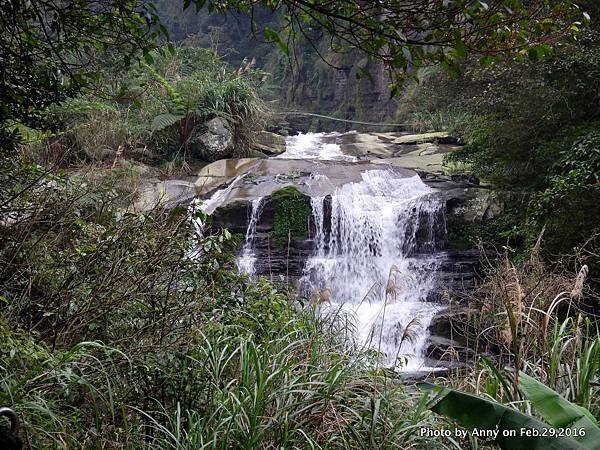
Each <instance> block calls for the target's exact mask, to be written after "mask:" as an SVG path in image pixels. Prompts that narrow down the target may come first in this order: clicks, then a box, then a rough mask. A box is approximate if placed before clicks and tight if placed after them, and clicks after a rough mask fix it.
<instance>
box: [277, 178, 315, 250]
mask: <svg viewBox="0 0 600 450" xmlns="http://www.w3.org/2000/svg"><path fill="white" fill-rule="evenodd" d="M271 204H272V205H273V210H274V214H273V229H272V230H271V232H270V237H271V239H272V240H273V241H275V243H277V244H278V245H286V244H287V242H288V240H301V239H306V238H307V237H308V227H309V218H310V214H311V209H310V200H309V198H308V197H307V196H306V195H304V194H303V193H302V192H300V191H299V190H298V189H296V188H295V187H293V186H288V187H285V188H283V189H280V190H278V191H276V192H274V193H273V194H272V195H271Z"/></svg>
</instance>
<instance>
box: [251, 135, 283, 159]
mask: <svg viewBox="0 0 600 450" xmlns="http://www.w3.org/2000/svg"><path fill="white" fill-rule="evenodd" d="M252 148H253V149H255V150H258V151H260V152H262V153H264V154H266V155H270V156H272V155H279V154H281V153H283V152H284V151H285V137H284V136H281V135H279V134H275V133H270V132H268V131H261V132H259V133H257V134H256V136H254V142H253V143H252Z"/></svg>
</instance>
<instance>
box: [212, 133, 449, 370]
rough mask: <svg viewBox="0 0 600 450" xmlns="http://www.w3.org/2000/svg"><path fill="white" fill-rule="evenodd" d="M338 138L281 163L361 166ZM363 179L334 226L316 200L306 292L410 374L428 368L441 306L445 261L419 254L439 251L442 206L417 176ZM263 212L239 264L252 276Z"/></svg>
mask: <svg viewBox="0 0 600 450" xmlns="http://www.w3.org/2000/svg"><path fill="white" fill-rule="evenodd" d="M335 136H337V134H334V133H331V134H323V133H319V134H311V133H308V134H300V135H297V136H293V137H289V138H288V139H287V141H286V151H285V152H284V153H283V154H282V155H280V156H279V158H287V159H304V160H339V161H355V158H353V157H350V156H347V155H344V154H343V153H342V151H341V148H340V146H339V145H337V144H332V143H324V142H323V139H324V138H327V139H330V138H331V137H335ZM340 170H343V166H340ZM361 176H362V180H361V181H359V182H355V183H348V184H346V185H344V186H342V187H340V188H337V189H336V190H335V191H334V193H333V194H332V195H331V206H330V210H331V218H330V220H327V219H328V218H326V217H325V216H326V214H325V211H326V207H325V201H326V199H325V198H324V197H313V198H312V199H311V206H312V214H313V220H314V224H315V235H314V236H313V239H314V241H315V254H314V256H312V257H311V258H309V259H308V260H307V261H306V264H305V269H304V275H303V277H302V279H301V282H300V287H301V288H302V289H304V291H305V292H306V293H307V294H308V295H311V296H312V297H313V298H316V299H319V298H320V299H324V298H325V299H327V301H325V302H323V303H321V305H320V308H321V310H322V311H323V313H327V312H328V311H331V312H336V311H338V312H339V311H341V312H342V313H343V314H344V315H347V316H349V317H350V318H352V320H353V325H354V330H355V331H354V337H355V340H356V342H357V343H359V344H361V345H363V346H365V347H368V348H373V349H376V350H378V351H379V352H380V353H381V354H382V356H383V363H384V364H386V365H388V366H395V367H400V368H401V369H402V370H407V371H415V370H423V369H428V368H427V367H424V364H425V362H424V351H425V346H426V342H427V337H428V331H427V328H428V326H429V324H430V322H431V320H432V318H433V316H434V315H435V313H436V312H437V311H438V310H439V306H438V305H437V304H434V303H431V302H428V301H427V296H428V294H429V293H430V292H431V290H432V289H433V287H434V282H435V272H436V269H437V267H438V260H437V259H436V257H435V256H433V255H430V256H415V251H416V250H417V244H420V248H421V249H423V248H424V249H425V250H430V251H433V250H434V249H435V235H436V233H435V230H434V228H435V226H436V223H435V222H436V220H437V219H439V218H440V217H441V216H442V214H441V213H442V208H443V204H442V202H441V200H440V198H439V197H438V196H437V195H436V191H435V190H433V189H431V188H429V187H428V186H427V185H425V184H424V183H423V182H422V181H421V179H420V178H419V176H417V175H415V176H413V177H408V178H407V177H402V176H401V175H399V174H397V173H396V172H394V171H393V170H392V169H386V168H382V169H378V170H369V171H365V172H362V174H361ZM318 177H324V176H323V175H316V176H315V178H314V180H315V182H321V183H322V182H326V181H327V180H321V179H317V178H318ZM241 179H242V177H238V178H237V179H236V180H234V182H232V183H231V184H230V185H229V186H228V187H227V188H225V189H222V190H220V191H217V192H216V193H215V194H214V195H213V197H212V198H211V199H209V200H208V201H207V202H205V203H204V205H203V206H202V209H203V210H204V211H205V212H206V213H209V214H210V213H211V212H212V211H213V210H214V209H215V207H217V206H218V205H219V204H220V202H221V201H222V199H223V198H225V197H226V196H227V195H228V194H229V193H230V191H231V189H232V188H233V187H234V186H235V185H237V184H238V182H239V181H240V180H241ZM263 206H264V202H263V199H262V198H257V199H255V200H253V202H252V209H251V211H250V215H249V220H248V228H247V231H246V239H245V243H244V246H243V248H242V251H241V253H240V255H239V257H238V268H239V269H240V270H241V271H243V272H246V273H248V274H250V275H251V276H255V275H256V273H255V272H256V270H255V263H256V258H257V257H256V254H255V252H254V249H253V243H254V239H255V235H256V226H257V224H258V221H259V219H260V216H261V213H262V209H263ZM329 222H330V223H331V227H329ZM329 228H331V229H329ZM417 233H419V239H417ZM424 240H425V242H424ZM407 327H408V329H409V330H411V331H410V332H408V331H407ZM406 335H408V336H409V337H407V336H406Z"/></svg>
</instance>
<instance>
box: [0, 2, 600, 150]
mask: <svg viewBox="0 0 600 450" xmlns="http://www.w3.org/2000/svg"><path fill="white" fill-rule="evenodd" d="M192 4H193V5H194V6H195V7H196V8H197V9H198V10H200V9H202V8H203V7H205V6H206V7H207V8H208V10H209V11H210V12H222V13H226V12H229V11H236V12H240V13H245V14H248V15H250V16H251V17H252V16H253V15H254V12H255V9H256V8H267V9H270V10H272V11H275V12H278V13H280V14H281V16H282V17H283V22H282V26H281V28H280V29H279V30H273V29H271V28H267V29H265V30H263V32H264V35H265V37H266V38H267V40H270V41H274V42H277V43H278V44H279V45H280V47H281V48H282V49H283V50H284V51H286V52H287V49H288V45H289V42H290V41H292V40H294V39H295V38H296V37H298V36H305V37H307V38H308V39H309V41H310V42H313V41H314V39H315V38H314V36H315V35H318V34H319V33H325V34H328V35H329V36H330V37H331V41H330V42H331V48H332V49H333V50H335V51H340V52H345V51H350V50H353V49H358V50H360V51H362V52H364V53H366V54H367V55H368V56H370V57H371V58H374V59H379V60H381V61H383V62H384V64H385V65H386V67H387V68H388V69H389V70H390V73H391V74H392V75H394V78H392V79H393V80H394V83H393V84H394V86H395V89H393V90H392V93H394V92H397V91H398V89H399V87H401V86H402V84H403V80H404V76H405V74H406V71H407V70H408V69H410V68H411V67H418V66H421V65H424V64H429V63H441V64H442V65H443V66H444V67H445V68H446V69H447V70H448V71H449V72H450V73H457V72H458V63H457V62H458V61H459V60H461V59H463V58H465V57H467V56H468V55H469V54H476V55H480V57H481V60H482V62H489V61H490V60H492V59H493V58H495V57H497V56H499V55H505V54H514V53H516V54H519V55H522V56H523V55H530V56H531V57H534V58H537V57H539V56H543V55H544V54H545V53H547V52H548V51H549V49H550V48H551V45H552V44H554V43H555V42H557V41H558V40H559V39H561V38H563V37H564V36H566V35H568V34H571V33H576V32H577V31H578V30H579V27H580V26H581V25H583V24H585V22H586V21H587V20H588V19H589V17H588V16H587V15H585V14H584V13H582V12H581V11H580V10H579V9H578V7H577V6H576V5H575V4H574V3H573V2H572V0H561V1H551V0H487V1H486V2H484V1H478V0H469V1H467V0H402V1H399V0H379V1H378V2H362V1H358V0H353V1H347V0H344V1H341V0H277V1H276V0H208V1H207V0H184V1H183V5H184V8H189V7H190V6H191V5H192ZM0 24H1V25H2V29H3V32H2V33H0V76H1V78H2V90H1V91H0V103H1V104H2V107H1V109H0V146H2V148H5V147H6V146H7V145H9V144H10V143H11V142H14V140H15V136H14V133H13V132H11V127H12V125H13V124H14V123H15V122H16V123H22V124H26V125H28V126H33V127H43V126H44V125H43V124H41V117H40V112H41V111H42V110H43V109H44V108H45V107H46V106H48V105H49V104H52V103H56V102H59V101H61V99H63V98H64V97H65V96H67V95H70V94H72V93H73V92H75V91H78V90H80V89H81V88H82V87H84V86H87V85H90V84H93V80H94V70H93V64H94V62H95V61H96V60H97V59H98V58H109V59H111V63H112V64H113V65H114V63H116V62H122V63H125V64H127V63H129V62H130V61H132V59H133V58H135V57H139V56H140V55H143V57H144V58H145V59H146V62H148V63H152V55H151V53H150V51H151V50H153V49H155V48H156V46H157V40H158V39H159V38H160V37H161V36H167V31H166V29H165V28H164V27H163V26H161V25H160V20H159V17H158V15H157V14H156V12H155V9H154V7H153V5H152V3H149V2H147V1H144V0H72V1H63V0H4V1H3V2H2V8H0ZM283 33H286V34H287V39H286V40H284V38H283V37H282V35H283ZM115 50H116V51H115ZM107 55H108V56H107ZM115 55H116V56H115Z"/></svg>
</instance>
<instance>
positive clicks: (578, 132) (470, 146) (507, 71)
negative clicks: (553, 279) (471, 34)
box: [399, 2, 600, 276]
mask: <svg viewBox="0 0 600 450" xmlns="http://www.w3.org/2000/svg"><path fill="white" fill-rule="evenodd" d="M585 7H586V8H587V10H588V11H590V12H591V13H592V14H594V15H596V16H597V14H598V13H600V10H598V6H597V5H596V4H594V3H593V2H591V3H589V2H588V3H586V4H585ZM597 27H598V25H597V23H595V24H594V26H593V27H592V28H590V29H588V30H586V31H585V32H584V33H583V35H582V36H581V37H580V39H579V40H578V41H567V42H563V43H561V44H560V45H558V46H557V47H556V48H555V50H554V52H553V53H552V54H551V55H550V56H548V57H547V58H545V59H543V60H541V61H532V62H528V63H524V62H521V61H518V60H515V61H506V62H504V63H503V64H492V65H490V66H489V67H480V66H478V65H476V64H473V63H472V62H468V61H467V62H465V63H464V72H465V73H464V76H463V77H461V78H459V79H457V80H455V81H451V80H448V79H447V78H446V77H443V76H441V75H440V74H439V73H432V72H429V73H424V74H423V75H424V76H423V78H422V81H421V83H420V84H415V85H414V86H412V88H411V89H410V91H409V93H408V94H407V102H406V104H405V106H404V107H403V110H401V111H399V114H401V117H402V118H406V119H407V120H410V121H412V122H413V123H414V126H415V127H416V128H417V129H446V130H449V131H451V132H453V133H454V134H457V135H460V136H462V138H463V140H464V142H465V143H466V144H467V145H466V146H464V147H463V148H462V149H461V151H460V152H456V153H453V154H452V155H451V156H450V158H449V162H451V163H458V164H459V165H460V167H463V168H467V169H468V170H470V171H472V172H474V173H475V174H476V175H477V176H479V177H480V178H481V179H482V180H483V181H484V182H485V183H488V184H491V185H492V186H494V187H496V188H498V189H499V190H500V191H501V192H503V193H504V195H505V196H506V199H507V204H509V205H511V206H510V212H511V214H509V215H505V216H504V217H503V218H502V219H501V220H502V222H503V223H497V224H496V225H497V228H495V229H494V230H493V231H494V232H495V234H496V236H497V239H496V240H495V242H493V243H494V244H496V245H498V246H501V245H506V244H509V245H510V246H512V247H513V248H515V249H517V250H519V251H520V250H523V249H526V248H527V247H528V246H531V245H533V244H534V243H535V241H536V240H537V239H538V236H539V234H540V233H541V232H542V230H544V236H543V239H544V246H543V248H544V251H545V252H546V254H551V255H553V257H556V256H557V255H560V254H565V253H571V252H573V251H574V249H577V248H581V247H587V248H588V249H589V251H590V252H592V254H590V255H588V256H590V257H591V259H592V261H586V262H588V263H590V262H591V263H594V264H598V259H597V255H594V253H597V248H598V242H597V238H598V236H597V235H598V221H599V219H600V207H599V203H598V198H599V195H600V190H599V187H600V184H599V178H598V177H599V174H600V165H599V164H600V146H599V144H600V143H599V141H598V132H599V130H600V128H599V120H600V115H599V114H600V110H599V109H598V104H599V101H600V85H599V84H598V83H599V82H598V80H599V79H600V76H599V75H600V59H599V58H600V38H599V31H598V28H597ZM489 237H490V236H489V235H488V238H489ZM588 241H589V243H588ZM586 243H588V245H584V244H586ZM593 276H596V275H593Z"/></svg>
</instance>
